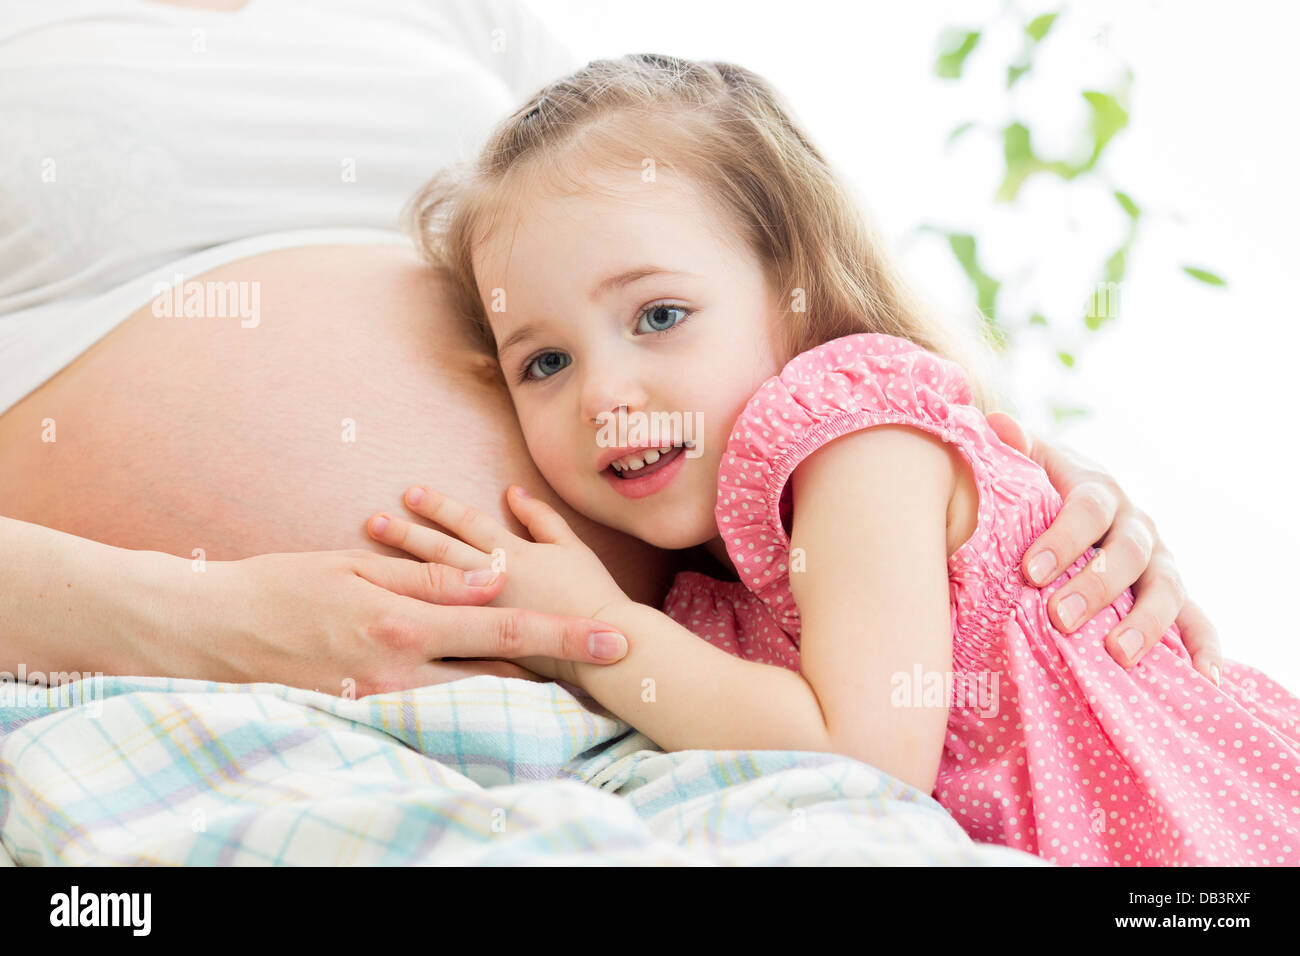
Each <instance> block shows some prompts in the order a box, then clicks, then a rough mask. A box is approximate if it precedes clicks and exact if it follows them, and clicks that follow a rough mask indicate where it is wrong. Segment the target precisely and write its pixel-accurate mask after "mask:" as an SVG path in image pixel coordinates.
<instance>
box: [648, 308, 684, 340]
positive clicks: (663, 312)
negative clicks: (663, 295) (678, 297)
mask: <svg viewBox="0 0 1300 956" xmlns="http://www.w3.org/2000/svg"><path fill="white" fill-rule="evenodd" d="M673 312H680V313H682V317H681V318H680V319H679V320H678V321H676V322H673V323H672V324H671V325H667V326H660V327H655V326H652V327H651V328H649V329H647V330H646V332H644V333H642V334H647V333H655V332H671V331H672V330H673V329H675V328H677V327H678V326H679V325H681V324H682V323H683V322H685V321H686V317H687V316H688V315H690V314H691V310H690V309H687V308H683V307H682V306H680V305H667V304H663V305H652V306H650V308H648V309H643V310H642V311H641V315H640V316H638V321H637V331H640V330H641V322H640V319H643V318H645V317H646V316H647V315H648V316H651V317H652V318H651V321H652V322H668V321H670V320H669V319H668V318H667V316H668V315H669V314H671V313H673Z"/></svg>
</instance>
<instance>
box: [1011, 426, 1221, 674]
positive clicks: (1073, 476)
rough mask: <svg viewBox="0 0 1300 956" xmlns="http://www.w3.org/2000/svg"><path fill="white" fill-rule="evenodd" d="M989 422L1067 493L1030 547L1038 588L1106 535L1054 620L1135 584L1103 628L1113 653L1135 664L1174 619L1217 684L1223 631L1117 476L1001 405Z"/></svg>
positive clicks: (1062, 593)
mask: <svg viewBox="0 0 1300 956" xmlns="http://www.w3.org/2000/svg"><path fill="white" fill-rule="evenodd" d="M988 422H989V425H990V426H991V427H992V428H993V430H994V431H995V432H997V434H998V437H999V438H1001V439H1002V440H1003V441H1004V442H1006V443H1007V444H1008V445H1010V446H1011V447H1012V448H1014V449H1016V450H1017V451H1019V452H1020V453H1021V454H1023V455H1026V456H1027V457H1029V458H1032V459H1033V460H1034V461H1036V462H1037V463H1038V464H1039V465H1040V466H1042V468H1043V470H1044V471H1046V472H1047V476H1048V478H1049V479H1050V480H1051V482H1052V485H1053V486H1054V487H1055V488H1056V490H1057V491H1059V492H1060V493H1061V497H1062V499H1063V500H1064V503H1063V505H1062V507H1061V511H1060V514H1058V515H1057V516H1056V520H1055V521H1053V522H1052V525H1051V527H1049V528H1048V529H1047V530H1046V531H1044V532H1043V534H1042V535H1041V536H1040V537H1039V539H1038V540H1037V541H1035V542H1034V544H1033V545H1032V546H1031V547H1030V548H1029V550H1028V551H1026V552H1025V557H1024V562H1023V564H1022V570H1023V572H1024V575H1025V577H1026V578H1028V579H1029V580H1030V581H1031V582H1033V583H1034V584H1036V585H1038V586H1039V587H1042V586H1043V585H1045V584H1050V583H1051V582H1052V581H1054V580H1056V578H1058V577H1059V576H1060V575H1061V573H1062V572H1063V571H1064V570H1065V569H1066V568H1068V567H1069V566H1070V565H1071V564H1073V563H1074V562H1075V561H1076V560H1078V558H1079V556H1080V555H1082V554H1083V553H1084V552H1085V551H1087V550H1088V548H1089V547H1091V546H1092V545H1094V544H1096V543H1097V542H1099V541H1100V542H1101V548H1100V550H1101V555H1099V556H1098V557H1097V558H1094V559H1093V562H1092V564H1090V565H1089V573H1088V574H1077V575H1075V576H1074V577H1073V578H1071V579H1070V581H1069V583H1067V584H1065V585H1063V586H1062V587H1061V589H1060V590H1059V591H1058V592H1057V593H1056V594H1054V595H1052V599H1051V600H1050V601H1049V602H1048V613H1049V614H1050V615H1051V617H1052V620H1053V623H1054V624H1055V625H1056V627H1057V628H1058V629H1059V630H1061V631H1064V632H1066V633H1069V632H1071V631H1074V630H1076V629H1077V628H1078V627H1079V626H1080V625H1082V624H1084V623H1085V622H1087V621H1088V620H1089V619H1091V618H1092V616H1093V615H1094V614H1096V613H1097V612H1098V611H1100V610H1101V609H1102V608H1104V607H1106V605H1108V604H1110V603H1112V602H1113V601H1114V600H1115V599H1116V598H1118V597H1119V596H1120V594H1122V593H1123V592H1124V589H1125V588H1127V587H1129V586H1132V588H1133V597H1134V603H1133V609H1132V610H1131V611H1129V613H1128V614H1127V615H1126V616H1125V618H1124V620H1123V621H1121V622H1120V623H1119V624H1118V625H1116V627H1115V628H1114V630H1112V631H1111V632H1110V633H1109V634H1108V635H1106V649H1107V650H1108V651H1110V655H1111V657H1113V658H1115V660H1116V661H1118V662H1119V664H1120V665H1121V666H1122V667H1125V668H1129V667H1132V666H1133V665H1134V664H1136V663H1137V662H1138V661H1139V660H1141V659H1142V657H1143V655H1145V654H1146V652H1147V651H1149V650H1150V649H1151V648H1153V647H1155V646H1156V644H1158V643H1159V642H1160V638H1161V636H1162V635H1163V634H1164V633H1165V631H1167V630H1168V629H1169V625H1170V624H1174V623H1176V624H1177V625H1178V630H1179V632H1180V633H1181V634H1182V638H1183V644H1184V646H1185V647H1186V648H1187V651H1188V653H1189V654H1191V656H1192V662H1193V664H1194V666H1195V667H1196V669H1197V670H1198V671H1200V672H1201V673H1202V674H1204V675H1205V676H1206V677H1208V678H1209V679H1210V680H1212V681H1214V683H1215V684H1218V683H1219V668H1220V666H1221V665H1222V663H1223V653H1222V651H1221V650H1220V648H1219V636H1218V633H1217V632H1216V631H1215V629H1214V625H1213V624H1211V623H1210V621H1209V619H1208V618H1207V617H1206V616H1205V614H1204V613H1202V611H1201V609H1200V608H1199V607H1197V606H1196V604H1195V603H1194V602H1192V601H1191V600H1189V599H1188V597H1187V592H1186V590H1185V588H1184V587H1183V581H1182V578H1181V577H1180V576H1179V574H1178V569H1177V568H1176V567H1175V566H1174V559H1173V555H1172V554H1170V553H1169V549H1168V548H1166V547H1165V545H1164V543H1163V542H1162V541H1161V540H1160V535H1159V534H1158V533H1157V532H1156V528H1155V524H1154V523H1153V522H1152V521H1151V519H1150V518H1149V517H1148V516H1147V515H1146V513H1145V512H1143V511H1140V510H1139V509H1138V508H1137V507H1136V506H1135V505H1134V504H1133V503H1132V502H1131V501H1129V498H1128V495H1126V494H1124V490H1123V489H1122V488H1120V486H1119V484H1118V483H1117V482H1116V481H1115V479H1114V478H1112V477H1111V476H1110V475H1109V474H1107V473H1106V472H1105V471H1103V470H1102V469H1101V468H1099V467H1098V466H1097V465H1095V464H1094V463H1092V462H1089V461H1088V460H1087V459H1085V458H1083V457H1082V456H1081V455H1079V454H1078V453H1077V452H1074V451H1071V450H1069V449H1066V448H1064V447H1059V448H1058V447H1056V446H1054V445H1051V444H1049V443H1048V442H1046V441H1044V440H1043V439H1041V438H1039V439H1034V438H1033V437H1031V436H1029V435H1027V434H1026V433H1025V431H1024V430H1023V429H1022V428H1021V427H1020V425H1019V423H1018V422H1017V421H1016V420H1015V419H1014V418H1012V417H1011V416H1010V415H1007V414H1005V413H1004V412H993V413H991V414H990V415H989V416H988Z"/></svg>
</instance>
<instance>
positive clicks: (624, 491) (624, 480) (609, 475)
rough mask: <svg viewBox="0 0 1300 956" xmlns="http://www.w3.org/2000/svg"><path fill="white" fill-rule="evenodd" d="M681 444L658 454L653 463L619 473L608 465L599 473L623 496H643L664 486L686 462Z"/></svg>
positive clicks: (651, 493)
mask: <svg viewBox="0 0 1300 956" xmlns="http://www.w3.org/2000/svg"><path fill="white" fill-rule="evenodd" d="M683 450H684V449H683V448H682V446H681V445H675V446H674V447H673V448H672V450H671V451H669V452H668V453H667V454H664V455H660V456H659V460H658V461H656V462H654V463H653V464H650V465H646V466H645V467H643V468H638V469H636V470H635V471H632V470H630V469H629V470H627V471H625V472H623V473H622V474H620V473H619V472H617V471H615V470H614V466H613V465H610V466H609V467H608V468H606V469H605V470H604V471H602V472H601V475H602V476H603V477H604V479H605V480H606V481H607V482H609V483H610V485H611V486H613V488H614V490H615V491H617V492H618V493H619V494H620V495H622V496H623V497H625V498H644V497H646V496H647V495H653V494H654V493H655V492H657V491H659V490H661V489H662V488H664V487H666V486H667V485H668V484H669V483H670V482H671V481H672V480H673V479H674V478H676V477H677V474H678V472H680V471H681V470H682V467H683V466H684V465H685V463H686V456H685V455H683V454H682V451H683Z"/></svg>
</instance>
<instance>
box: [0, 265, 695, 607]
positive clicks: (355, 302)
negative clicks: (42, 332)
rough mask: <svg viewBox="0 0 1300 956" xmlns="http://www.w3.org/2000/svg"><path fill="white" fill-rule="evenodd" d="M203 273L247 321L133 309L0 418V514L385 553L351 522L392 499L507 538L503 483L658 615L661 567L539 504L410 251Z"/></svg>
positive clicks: (505, 416)
mask: <svg viewBox="0 0 1300 956" xmlns="http://www.w3.org/2000/svg"><path fill="white" fill-rule="evenodd" d="M189 278H191V279H194V278H199V277H189ZM202 278H203V279H204V280H206V281H212V282H227V281H239V282H256V283H258V284H259V285H258V292H259V296H260V316H259V318H258V323H257V325H256V326H255V327H245V326H246V325H249V324H250V323H249V322H248V321H247V320H244V321H243V322H242V323H241V319H240V318H239V317H238V315H237V314H236V315H232V317H229V318H196V317H191V318H183V317H167V318H159V317H157V316H155V315H154V314H153V309H152V308H151V307H150V306H145V307H144V308H142V309H140V310H139V311H137V312H136V313H134V314H133V315H132V316H131V317H130V318H128V319H127V320H126V321H124V322H123V323H122V324H121V325H119V326H117V327H116V328H115V329H114V330H113V331H112V332H110V333H109V334H108V335H107V336H105V337H104V338H103V339H102V340H100V341H99V342H98V343H97V344H96V345H95V346H94V347H93V348H91V349H90V350H89V351H87V352H86V353H85V354H83V355H82V356H81V357H80V358H78V359H77V361H76V362H74V363H73V364H72V365H70V366H69V367H68V368H66V369H64V370H63V371H62V372H60V373H59V374H58V375H57V376H55V377H54V378H52V379H51V380H50V381H48V382H46V383H45V384H44V385H43V386H41V388H39V389H37V390H36V391H35V392H33V393H32V394H31V395H29V396H27V397H26V398H25V399H24V400H23V401H22V402H20V403H19V404H18V405H16V406H14V407H13V408H11V409H10V410H9V411H8V412H6V413H5V414H4V415H2V416H0V514H4V515H6V516H9V517H13V518H20V519H22V520H24V521H31V522H34V523H37V524H42V525H46V526H48V527H52V528H57V529H59V530H62V531H67V532H70V533H72V534H76V535H80V536H82V537H87V538H93V539H95V540H97V541H103V542H106V543H108V544H112V545H117V546H120V547H125V548H136V549H146V550H156V551H166V552H169V553H172V554H176V555H181V556H184V557H190V556H192V555H193V553H194V551H195V549H199V548H201V549H203V553H204V554H205V556H206V557H207V558H208V559H209V560H223V559H234V558H241V557H245V556H248V555H252V554H260V553H266V552H274V551H307V550H322V549H323V550H330V549H336V548H355V547H362V548H370V549H373V550H378V551H383V552H387V553H392V554H396V553H397V552H394V551H391V550H390V549H388V548H386V547H384V546H382V545H378V544H376V543H374V542H373V541H372V540H371V539H370V538H369V536H368V535H367V534H366V533H365V529H364V522H365V520H366V519H367V518H368V517H369V516H370V515H371V514H372V513H374V512H375V511H381V510H382V511H390V512H394V513H397V514H402V513H403V511H402V506H401V496H402V493H403V491H404V490H405V489H406V488H407V487H408V486H410V485H412V484H415V483H417V482H419V483H427V484H428V485H429V486H430V487H433V488H436V489H438V490H439V491H443V492H446V493H448V494H450V495H452V496H454V497H456V498H458V499H460V500H462V501H464V502H466V503H468V504H471V505H473V506H475V507H477V508H480V509H482V510H484V511H486V512H487V513H489V514H493V515H495V516H497V517H498V518H500V519H501V520H502V521H504V522H506V523H507V524H509V526H510V527H511V528H513V529H514V530H515V531H516V532H517V533H520V534H523V533H524V531H523V528H522V526H520V525H519V524H518V522H517V521H516V520H515V519H514V518H513V516H511V515H510V514H509V513H508V510H507V508H506V506H505V499H504V492H505V488H506V485H507V484H509V483H510V482H519V483H521V484H524V485H525V486H526V487H528V488H529V489H530V490H533V491H534V493H536V494H540V495H542V496H544V497H545V498H546V499H547V500H548V501H550V503H552V504H553V505H555V506H556V507H557V508H559V509H560V511H561V513H562V514H564V515H565V517H566V518H568V519H569V520H570V522H571V523H572V525H573V527H574V529H575V531H577V532H578V534H580V535H581V536H582V537H583V539H584V540H586V541H587V543H588V544H589V545H591V546H592V548H593V549H595V551H596V552H597V553H598V554H599V555H600V556H601V557H602V558H603V559H604V561H605V564H606V566H607V567H608V568H609V569H610V571H611V573H612V574H613V575H614V577H615V578H616V579H617V580H618V581H619V583H620V584H621V585H622V587H623V589H624V590H625V591H626V592H627V593H628V595H629V596H631V597H632V598H634V599H636V600H640V601H644V602H646V603H650V604H655V605H657V604H658V603H659V601H660V600H661V598H662V597H663V595H664V593H665V592H666V590H667V587H668V585H669V583H670V581H671V577H672V573H673V569H674V568H673V565H674V562H673V557H674V556H673V554H672V553H671V552H664V551H660V550H658V549H656V548H653V547H651V546H649V545H647V544H645V543H644V542H641V541H637V540H635V539H632V538H630V537H628V536H626V535H624V534H622V533H621V532H618V531H614V530H612V529H610V528H606V527H604V526H602V525H597V524H595V523H594V522H591V521H588V520H587V519H585V518H583V517H581V516H579V515H577V514H575V513H574V512H573V511H572V510H571V509H569V508H568V507H567V506H566V505H564V504H563V503H562V502H560V500H559V499H558V498H557V497H556V496H555V495H554V493H552V492H551V491H550V489H549V488H548V487H547V486H546V484H545V482H544V481H543V480H542V478H541V476H540V475H539V474H538V472H537V470H536V468H535V467H534V466H533V464H532V461H531V460H530V458H529V456H528V452H527V449H526V448H525V446H524V443H523V438H522V436H521V435H520V433H519V431H518V427H517V425H516V424H515V419H514V413H513V410H512V408H511V405H510V400H509V397H508V395H507V393H506V391H505V389H504V387H503V386H501V385H499V384H496V383H494V382H492V381H491V380H489V379H487V378H485V377H483V376H482V375H481V374H479V373H476V371H475V369H476V368H478V367H479V365H478V363H479V361H480V360H479V359H477V358H476V356H475V353H474V351H473V346H472V343H471V340H470V339H469V338H468V337H467V336H466V335H465V334H464V332H463V331H462V326H461V323H460V321H459V320H458V317H457V316H456V315H455V314H454V313H453V311H452V309H451V307H450V306H449V304H448V301H449V300H448V299H447V298H446V297H445V296H444V294H443V292H442V288H441V286H440V284H439V282H438V280H437V279H436V277H435V276H434V275H433V273H431V272H430V271H429V270H427V269H426V268H425V267H424V266H423V265H422V264H421V262H420V260H419V259H418V258H417V257H416V255H415V253H414V252H413V251H411V250H409V249H407V248H405V247H402V246H339V247H321V246H315V247H305V248H298V249H286V250H280V251H276V252H269V253H264V254H261V255H258V256H255V257H253V258H249V259H244V260H242V261H239V262H234V263H229V264H227V265H225V266H222V267H220V268H218V269H215V270H213V271H212V272H209V273H207V274H205V275H204V276H203V277H202ZM47 421H52V422H53V437H54V439H55V440H54V441H46V440H43V435H44V436H45V437H49V427H48V426H47V424H46V423H47Z"/></svg>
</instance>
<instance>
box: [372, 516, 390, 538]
mask: <svg viewBox="0 0 1300 956" xmlns="http://www.w3.org/2000/svg"><path fill="white" fill-rule="evenodd" d="M387 529H388V515H380V516H379V517H378V518H376V519H375V520H374V521H372V522H370V533H371V534H383V533H384V531H386V530H387Z"/></svg>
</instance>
